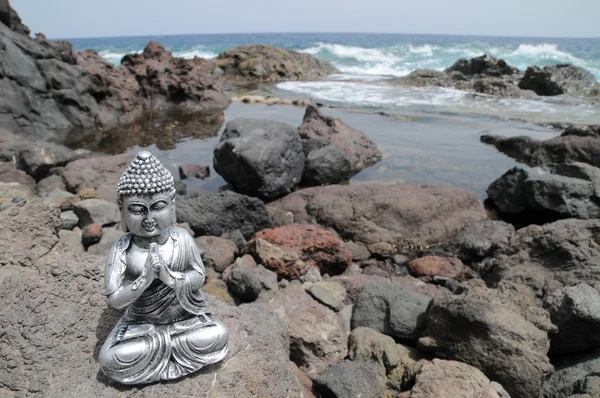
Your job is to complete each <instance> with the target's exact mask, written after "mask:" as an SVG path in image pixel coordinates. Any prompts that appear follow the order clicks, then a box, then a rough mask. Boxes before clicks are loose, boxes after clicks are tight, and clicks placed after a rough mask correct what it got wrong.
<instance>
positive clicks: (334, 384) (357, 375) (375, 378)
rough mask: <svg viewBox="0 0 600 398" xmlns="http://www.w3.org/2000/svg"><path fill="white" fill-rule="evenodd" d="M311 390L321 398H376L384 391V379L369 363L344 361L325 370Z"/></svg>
mask: <svg viewBox="0 0 600 398" xmlns="http://www.w3.org/2000/svg"><path fill="white" fill-rule="evenodd" d="M313 388H314V390H315V391H316V392H317V394H319V396H320V397H322V398H345V397H361V398H363V397H364V398H377V397H381V396H382V394H383V391H384V389H385V377H384V376H382V375H381V374H379V372H378V371H377V368H376V367H375V365H373V364H371V363H367V362H361V361H344V362H343V363H341V364H339V365H335V366H332V367H331V368H329V369H327V370H326V371H325V372H324V373H323V374H322V375H321V376H319V378H318V379H316V380H315V381H314V384H313Z"/></svg>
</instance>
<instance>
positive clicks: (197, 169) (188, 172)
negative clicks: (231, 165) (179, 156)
mask: <svg viewBox="0 0 600 398" xmlns="http://www.w3.org/2000/svg"><path fill="white" fill-rule="evenodd" d="M190 177H196V178H200V179H205V178H206V177H210V166H201V165H198V164H182V165H179V178H181V179H182V180H185V179H186V178H190Z"/></svg>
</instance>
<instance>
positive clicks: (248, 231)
mask: <svg viewBox="0 0 600 398" xmlns="http://www.w3.org/2000/svg"><path fill="white" fill-rule="evenodd" d="M176 205H177V222H185V223H188V224H189V226H190V228H192V230H194V232H195V233H196V236H203V235H212V236H221V235H222V234H223V233H226V232H230V231H235V230H236V229H239V230H240V232H241V233H242V235H243V236H244V238H245V239H250V237H251V236H252V235H254V234H255V233H256V232H258V231H260V230H262V229H264V228H269V227H271V217H270V216H269V213H268V212H267V208H266V207H265V205H264V203H263V202H262V201H260V200H259V199H256V198H250V197H248V196H245V195H240V194H237V193H235V192H222V193H218V194H217V193H211V192H200V193H196V194H192V195H185V196H179V197H178V198H177V200H176Z"/></svg>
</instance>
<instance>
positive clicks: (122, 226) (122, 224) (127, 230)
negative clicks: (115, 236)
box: [119, 204, 129, 233]
mask: <svg viewBox="0 0 600 398" xmlns="http://www.w3.org/2000/svg"><path fill="white" fill-rule="evenodd" d="M119 211H120V212H121V230H122V231H123V232H125V233H127V232H129V228H127V223H126V222H125V214H124V213H123V205H122V204H119Z"/></svg>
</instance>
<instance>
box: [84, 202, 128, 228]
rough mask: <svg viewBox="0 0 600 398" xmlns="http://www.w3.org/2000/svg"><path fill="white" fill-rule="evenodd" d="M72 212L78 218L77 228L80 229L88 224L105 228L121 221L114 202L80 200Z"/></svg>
mask: <svg viewBox="0 0 600 398" xmlns="http://www.w3.org/2000/svg"><path fill="white" fill-rule="evenodd" d="M74 210H75V214H77V217H78V218H79V226H80V227H82V228H83V227H85V226H86V225H89V224H98V225H101V226H106V225H112V224H117V223H118V222H119V221H121V212H119V207H118V206H117V205H116V204H115V203H114V202H108V201H106V200H102V199H86V200H82V201H81V202H77V203H76V204H75V206H74Z"/></svg>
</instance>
